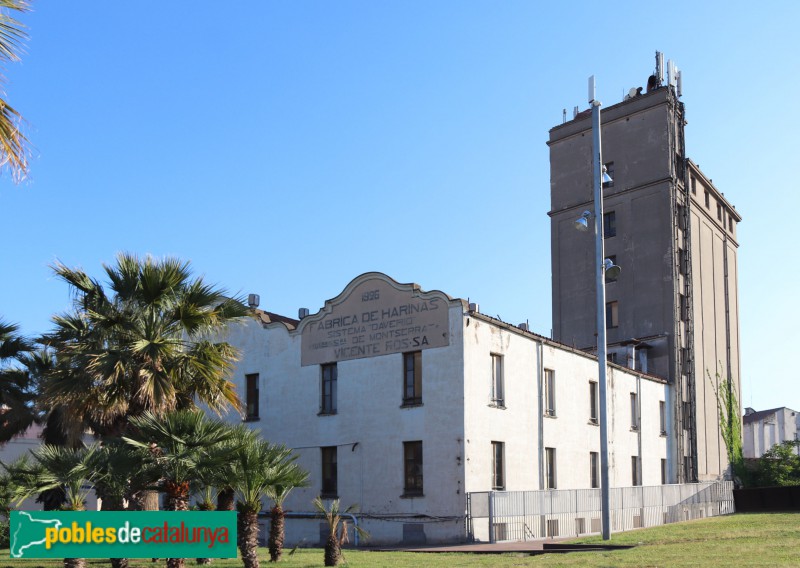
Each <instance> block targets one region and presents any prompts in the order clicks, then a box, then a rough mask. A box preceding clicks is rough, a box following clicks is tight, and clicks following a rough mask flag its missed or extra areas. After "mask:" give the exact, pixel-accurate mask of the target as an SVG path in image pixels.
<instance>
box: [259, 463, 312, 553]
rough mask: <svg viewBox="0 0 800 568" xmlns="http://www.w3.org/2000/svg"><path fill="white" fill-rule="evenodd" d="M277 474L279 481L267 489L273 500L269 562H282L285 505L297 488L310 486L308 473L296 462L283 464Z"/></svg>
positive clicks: (268, 495)
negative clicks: (290, 494)
mask: <svg viewBox="0 0 800 568" xmlns="http://www.w3.org/2000/svg"><path fill="white" fill-rule="evenodd" d="M276 473H277V474H278V475H277V477H278V479H277V480H276V481H275V482H274V483H273V484H272V485H270V486H269V487H267V497H269V498H270V499H272V501H273V506H272V508H271V509H270V525H269V542H268V547H269V560H270V562H280V560H281V555H282V554H283V541H284V539H285V529H284V526H285V524H286V512H285V511H284V510H283V503H284V501H286V498H287V497H288V496H289V493H291V492H292V489H294V488H295V487H306V486H307V485H308V472H307V471H305V470H303V469H301V468H300V466H299V465H297V464H296V463H295V462H294V461H287V462H284V463H283V464H281V465H280V466H279V467H278V468H277V471H276Z"/></svg>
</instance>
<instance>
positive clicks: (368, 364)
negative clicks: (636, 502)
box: [228, 272, 671, 543]
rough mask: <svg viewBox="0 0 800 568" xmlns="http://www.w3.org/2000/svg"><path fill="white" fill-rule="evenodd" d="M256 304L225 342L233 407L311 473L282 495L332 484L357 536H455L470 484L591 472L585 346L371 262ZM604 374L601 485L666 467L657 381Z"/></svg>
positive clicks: (578, 484)
mask: <svg viewBox="0 0 800 568" xmlns="http://www.w3.org/2000/svg"><path fill="white" fill-rule="evenodd" d="M256 313H257V315H258V316H259V319H258V320H253V321H252V322H250V323H248V324H246V325H243V326H239V327H234V328H232V329H231V330H230V332H229V333H230V335H229V337H228V341H230V342H231V343H232V344H233V345H235V346H237V347H238V348H240V349H241V351H242V358H241V360H240V362H239V364H238V368H237V371H236V373H235V380H236V381H237V383H238V385H239V388H240V392H241V393H242V394H243V398H244V399H245V402H246V407H247V416H246V417H245V420H247V421H248V422H249V424H250V425H251V426H252V427H253V428H255V429H258V430H260V431H261V432H262V433H263V435H264V436H265V437H266V438H267V439H269V440H270V441H271V442H275V443H282V444H286V445H287V446H288V447H291V448H294V449H295V450H296V452H297V454H298V455H299V463H300V464H301V465H302V466H303V467H304V468H305V469H307V470H308V471H309V472H310V474H311V478H310V481H311V485H310V486H309V487H308V488H305V489H299V490H296V491H295V492H293V494H292V495H291V497H290V499H289V501H288V502H287V505H286V507H287V508H288V509H289V510H293V511H295V512H302V511H309V510H310V503H311V500H312V499H313V498H314V497H315V496H317V495H322V496H323V497H328V498H335V497H338V498H340V499H341V503H342V505H343V506H347V505H350V504H353V503H357V504H359V511H360V514H359V518H360V522H361V523H363V524H365V528H367V530H369V532H370V533H371V542H372V543H396V542H429V543H430V542H443V541H458V540H463V539H464V536H465V534H464V512H465V500H466V494H467V493H469V492H476V491H490V490H507V491H516V490H535V489H550V488H570V489H575V488H587V489H588V488H592V487H598V486H599V449H600V434H599V427H598V396H597V395H598V389H597V382H596V381H597V370H598V369H597V360H596V358H595V357H594V356H592V355H589V354H587V353H585V352H583V351H580V350H576V349H573V348H571V347H569V346H566V345H563V344H560V343H557V342H554V341H552V340H550V339H547V338H545V337H542V336H539V335H536V334H533V333H530V332H529V331H527V330H526V329H525V326H513V325H509V324H507V323H504V322H502V321H499V320H497V319H494V318H491V317H489V316H486V315H483V314H481V313H480V310H479V307H478V306H476V305H475V304H468V303H467V302H465V301H464V300H459V299H453V298H451V297H449V296H448V295H446V294H444V293H442V292H439V291H431V292H426V291H423V290H422V289H421V288H420V287H419V286H418V285H416V284H399V283H397V282H395V281H394V280H393V279H391V278H390V277H388V276H386V275H385V274H381V273H376V272H371V273H367V274H363V275H361V276H359V277H357V278H356V279H355V280H353V281H352V282H351V283H350V284H348V285H347V286H346V287H345V289H344V290H343V291H342V293H341V294H339V295H337V296H336V297H335V298H333V299H332V300H329V301H327V302H326V303H325V306H324V307H323V308H322V309H321V310H320V311H319V312H318V313H316V314H311V315H305V311H304V312H303V315H305V317H303V318H302V319H301V320H293V319H289V318H286V317H281V316H277V315H276V314H271V313H269V312H264V311H261V310H257V312H256ZM608 380H609V382H608V401H609V409H610V415H609V416H610V419H609V452H610V457H609V463H610V469H611V473H610V484H611V486H612V487H625V486H632V485H642V484H643V485H658V484H662V483H666V482H668V481H669V480H668V479H667V475H668V471H669V468H668V465H667V436H668V435H667V432H669V431H670V429H671V425H670V424H668V420H669V416H671V413H670V411H669V408H668V405H669V401H670V397H669V396H668V392H667V388H668V387H667V384H666V382H665V381H664V380H663V379H660V378H658V377H655V376H651V375H647V374H644V373H639V372H637V371H635V370H631V369H628V368H624V367H622V366H618V365H616V364H609V374H608ZM229 418H230V419H231V420H240V419H241V417H239V416H238V415H236V416H230V417H229ZM288 529H289V533H288V534H287V536H288V538H289V540H290V541H294V542H298V541H301V540H306V541H311V542H316V541H317V539H318V538H319V533H318V532H317V533H316V534H314V531H318V524H317V523H305V524H303V523H290V524H289V526H288ZM304 531H305V532H304Z"/></svg>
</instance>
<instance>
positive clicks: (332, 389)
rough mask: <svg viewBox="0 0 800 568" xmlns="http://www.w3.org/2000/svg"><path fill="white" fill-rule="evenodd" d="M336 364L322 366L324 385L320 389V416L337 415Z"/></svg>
mask: <svg viewBox="0 0 800 568" xmlns="http://www.w3.org/2000/svg"><path fill="white" fill-rule="evenodd" d="M337 374H338V372H337V369H336V363H328V364H326V365H322V385H321V389H320V394H321V396H320V404H319V413H320V414H336V376H337Z"/></svg>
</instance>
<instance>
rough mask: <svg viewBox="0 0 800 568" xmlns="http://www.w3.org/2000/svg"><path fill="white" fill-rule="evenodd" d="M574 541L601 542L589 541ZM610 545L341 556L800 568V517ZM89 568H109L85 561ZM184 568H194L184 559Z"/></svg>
mask: <svg viewBox="0 0 800 568" xmlns="http://www.w3.org/2000/svg"><path fill="white" fill-rule="evenodd" d="M573 542H581V543H592V542H601V540H600V538H597V537H592V538H585V539H579V540H576V541H573ZM610 543H611V544H635V545H637V547H636V548H633V549H630V550H620V551H614V552H581V553H569V554H545V555H542V556H523V555H518V554H502V555H497V554H449V553H448V554H428V553H412V552H370V551H366V550H347V551H345V558H346V561H347V564H346V566H350V567H358V568H373V567H375V568H378V567H387V568H410V567H417V566H425V567H428V566H431V567H433V568H436V567H451V566H454V567H455V566H457V567H461V566H467V567H469V566H492V567H494V566H498V567H512V566H598V567H599V566H637V567H646V566H664V567H672V566H702V567H706V566H722V567H731V566H800V514H792V513H774V514H737V515H728V516H724V517H716V518H711V519H702V520H698V521H689V522H685V523H677V524H672V525H666V526H663V527H655V528H651V529H642V530H637V531H631V532H627V533H621V534H614V535H612V536H611V541H610ZM322 554H323V553H322V550H321V549H319V548H305V549H300V550H297V551H296V552H295V554H294V555H292V556H289V555H288V553H287V554H285V555H284V560H283V561H282V562H281V563H280V566H282V567H285V568H311V567H317V566H322V565H323V558H322ZM267 558H268V555H267V551H266V549H261V559H262V566H264V567H265V568H268V566H269V562H267ZM88 564H89V566H90V567H93V568H94V567H98V568H99V567H100V566H109V565H110V564H109V563H108V562H107V561H102V560H96V561H94V560H90V561H88ZM6 566H9V567H13V568H34V567H36V566H47V567H54V568H55V567H60V566H63V564H62V563H61V562H60V561H54V562H44V561H36V560H28V561H12V560H9V556H8V550H5V551H3V553H2V556H0V568H2V567H6ZM131 566H134V567H136V568H144V567H147V568H152V567H154V566H164V563H163V562H159V563H156V564H153V563H151V562H150V561H141V560H137V561H131ZM186 566H187V567H191V566H195V563H194V560H187V562H186ZM211 566H212V568H233V567H237V568H238V567H241V566H242V563H241V562H240V561H239V560H214V562H213V564H212V565H211Z"/></svg>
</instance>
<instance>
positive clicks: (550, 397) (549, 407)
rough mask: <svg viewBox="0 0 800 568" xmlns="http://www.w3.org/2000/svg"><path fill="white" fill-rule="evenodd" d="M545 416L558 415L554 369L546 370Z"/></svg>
mask: <svg viewBox="0 0 800 568" xmlns="http://www.w3.org/2000/svg"><path fill="white" fill-rule="evenodd" d="M544 415H545V416H555V415H556V373H555V371H553V370H552V369H545V370H544Z"/></svg>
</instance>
